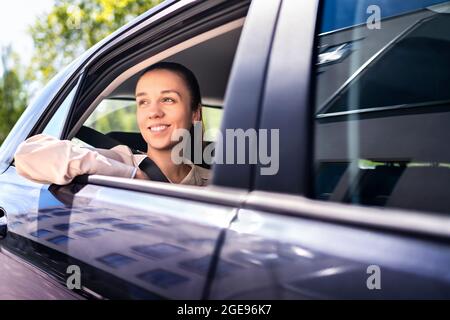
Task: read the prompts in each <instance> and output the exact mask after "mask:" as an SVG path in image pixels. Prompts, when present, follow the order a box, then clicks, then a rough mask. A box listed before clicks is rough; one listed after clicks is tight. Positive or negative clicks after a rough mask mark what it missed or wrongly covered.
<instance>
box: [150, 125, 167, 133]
mask: <svg viewBox="0 0 450 320" xmlns="http://www.w3.org/2000/svg"><path fill="white" fill-rule="evenodd" d="M166 128H167V126H166V125H162V126H155V127H150V130H151V131H155V132H159V131H163V130H164V129H166Z"/></svg>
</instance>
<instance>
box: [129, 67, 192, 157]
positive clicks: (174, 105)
mask: <svg viewBox="0 0 450 320" xmlns="http://www.w3.org/2000/svg"><path fill="white" fill-rule="evenodd" d="M190 101H191V95H190V93H189V90H188V88H187V86H186V84H185V82H184V80H183V78H181V77H180V76H179V75H178V74H176V73H175V72H172V71H169V70H164V69H161V70H160V69H156V70H152V71H150V72H147V73H145V74H144V75H143V76H142V77H141V78H140V79H139V81H138V83H137V86H136V103H137V122H138V125H139V130H140V131H141V134H142V136H143V137H144V140H145V141H146V142H147V145H148V147H149V148H152V149H156V150H169V149H172V148H173V146H175V144H176V143H177V141H171V136H172V133H173V132H174V131H175V130H177V129H186V130H189V128H190V127H191V125H192V123H193V122H194V121H198V120H200V109H198V110H197V111H196V112H192V110H191V103H190Z"/></svg>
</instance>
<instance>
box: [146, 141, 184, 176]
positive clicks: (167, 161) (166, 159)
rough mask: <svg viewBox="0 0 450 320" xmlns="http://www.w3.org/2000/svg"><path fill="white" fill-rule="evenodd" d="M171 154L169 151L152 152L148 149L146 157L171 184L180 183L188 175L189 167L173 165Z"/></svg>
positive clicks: (152, 150)
mask: <svg viewBox="0 0 450 320" xmlns="http://www.w3.org/2000/svg"><path fill="white" fill-rule="evenodd" d="M171 154H172V151H171V150H154V149H151V148H150V147H149V148H148V151H147V156H148V157H149V158H150V159H152V160H153V162H154V163H155V164H156V165H157V166H158V168H159V169H160V170H161V171H162V173H163V174H164V175H165V176H166V177H167V178H168V179H169V180H170V181H171V182H173V183H180V182H181V181H183V179H184V178H185V177H186V176H187V175H188V173H189V171H190V170H191V167H190V166H188V165H186V164H175V163H174V162H173V161H172V157H171Z"/></svg>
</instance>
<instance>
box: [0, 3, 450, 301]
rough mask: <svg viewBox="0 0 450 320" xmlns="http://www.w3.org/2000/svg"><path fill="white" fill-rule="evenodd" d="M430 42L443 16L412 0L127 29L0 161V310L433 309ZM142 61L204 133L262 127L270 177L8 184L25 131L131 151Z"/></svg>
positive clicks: (443, 178) (211, 16) (437, 259)
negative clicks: (177, 91)
mask: <svg viewBox="0 0 450 320" xmlns="http://www.w3.org/2000/svg"><path fill="white" fill-rule="evenodd" d="M405 3H408V4H405ZM448 30H450V2H446V1H426V0H422V1H421V0H417V1H403V0H397V1H396V0H384V1H382V0H378V1H375V0H374V1H345V0H342V1H319V0H308V1H297V0H270V1H265V0H253V1H249V0H248V1H242V0H240V1H237V0H227V1H225V0H204V1H202V0H199V1H193V0H180V1H166V2H164V3H162V4H161V5H159V6H157V7H155V8H153V9H152V10H150V11H148V12H147V13H145V14H143V15H142V16H140V17H138V18H136V19H135V20H133V21H132V22H130V23H129V24H127V25H126V26H124V27H122V28H121V29H119V30H117V31H116V32H115V33H113V34H112V35H111V36H109V37H108V38H106V39H104V40H103V41H101V42H100V43H98V44H97V45H95V46H94V47H93V48H91V49H90V50H88V51H87V52H85V53H84V54H83V55H82V56H81V57H79V58H78V59H77V60H75V61H74V62H73V63H72V64H70V65H69V66H68V67H67V68H66V69H64V70H62V71H61V72H60V73H59V74H58V75H57V76H56V77H55V78H54V79H53V80H52V81H51V82H50V83H49V84H48V85H47V87H46V88H45V89H44V90H43V91H42V93H41V94H40V95H39V96H38V97H37V98H36V99H35V101H34V102H33V103H32V104H31V105H30V106H28V108H27V109H26V110H25V112H24V114H23V115H22V117H21V118H20V120H19V121H18V123H17V124H16V126H15V127H14V129H13V130H12V131H11V133H10V134H9V136H8V138H7V139H6V140H5V142H4V143H3V145H2V146H1V149H0V207H1V209H0V237H1V240H0V247H1V253H0V265H1V266H2V270H1V272H0V298H12V299H51V298H57V299H83V298H92V299H104V298H106V299H123V298H125V299H381V298H388V299H404V298H407V299H417V298H425V299H437V298H439V299H440V298H450V273H449V265H450V246H449V240H450V217H449V214H450V148H448V147H447V144H448V140H449V139H450V125H449V124H450V112H449V110H450V87H449V84H450V59H448V57H449V56H450V33H449V32H448ZM157 61H174V62H179V63H182V64H183V65H186V66H187V67H189V68H190V69H191V70H193V72H194V73H195V74H196V76H197V77H198V79H199V82H200V86H201V88H202V92H203V97H202V101H203V105H204V107H203V112H204V121H205V125H206V127H207V129H208V128H212V129H214V128H215V129H217V130H218V132H219V134H220V133H222V134H223V136H226V135H225V132H226V130H231V129H242V130H244V131H246V130H257V131H256V132H257V136H256V138H257V139H258V138H261V137H260V136H259V135H260V133H261V132H263V131H261V130H268V131H270V132H275V131H271V130H279V131H278V138H279V143H278V144H276V146H275V147H274V148H272V150H271V154H272V155H274V154H275V153H276V155H277V164H276V165H277V170H276V173H275V174H267V175H264V174H262V172H263V170H262V169H267V163H265V162H264V161H258V162H257V163H249V162H245V163H222V164H219V163H216V164H214V165H213V166H212V173H213V179H212V182H211V184H210V185H209V186H207V187H204V188H201V187H194V186H180V185H171V184H167V183H164V182H151V181H137V180H132V179H125V178H116V177H107V176H100V175H91V176H87V177H86V176H83V177H80V178H79V179H75V180H74V181H73V182H72V183H70V184H68V185H46V184H39V183H35V182H32V181H29V180H27V179H25V178H23V177H21V176H20V175H18V174H17V172H16V169H15V166H14V161H13V160H14V154H15V151H16V149H17V147H18V145H19V144H20V143H21V142H23V141H24V140H25V139H27V138H28V137H30V136H33V135H36V134H39V133H45V134H48V135H52V136H54V137H57V138H59V139H66V140H71V141H73V142H74V143H76V144H79V145H81V146H88V147H99V148H100V147H105V146H109V147H112V146H113V145H114V144H126V145H128V146H129V147H131V148H133V149H135V150H142V148H145V146H142V138H141V137H140V134H139V132H138V130H137V129H136V128H134V127H132V126H124V125H123V123H124V122H121V121H114V120H117V119H118V118H119V117H126V116H128V115H132V114H134V112H135V108H136V105H135V99H134V87H135V84H136V80H137V75H138V73H139V72H140V71H141V70H143V69H145V68H146V67H147V66H149V65H151V64H153V63H155V62H157ZM105 122H107V123H109V124H112V127H111V126H109V127H105V126H104V125H102V124H104V123H105ZM105 128H107V129H105ZM205 140H206V142H208V143H209V144H214V143H217V145H219V146H220V145H223V144H225V142H227V141H216V140H217V136H216V135H209V136H208V135H207V136H205ZM111 141H113V142H111ZM114 141H115V142H114ZM245 142H246V143H245V148H247V150H248V151H249V152H250V150H251V149H252V148H253V147H254V146H253V145H252V140H251V137H250V136H249V137H248V139H247V140H245ZM111 143H112V144H111ZM226 152H230V151H229V150H228V149H227V150H226ZM274 159H275V158H274ZM74 277H75V278H76V277H79V281H78V282H77V281H75V282H74V281H73V279H75V278H74Z"/></svg>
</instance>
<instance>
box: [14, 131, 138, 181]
mask: <svg viewBox="0 0 450 320" xmlns="http://www.w3.org/2000/svg"><path fill="white" fill-rule="evenodd" d="M14 159H15V165H16V170H17V172H18V174H20V175H21V176H23V177H25V178H27V179H30V180H33V181H35V182H38V183H48V184H50V183H55V184H59V185H64V184H68V183H70V182H71V181H72V180H73V179H74V178H75V177H76V176H79V175H82V174H99V175H107V176H116V177H124V178H132V174H133V172H134V169H135V167H134V165H133V155H132V153H131V150H130V149H129V148H128V147H126V146H117V147H114V148H112V149H110V150H107V149H89V148H83V147H80V146H76V145H74V144H73V143H72V142H71V141H69V140H59V139H56V138H54V137H52V136H48V135H44V134H39V135H35V136H32V137H30V138H28V139H27V140H25V141H24V142H22V143H21V144H20V145H19V147H18V149H17V151H16V154H15V156H14Z"/></svg>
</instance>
